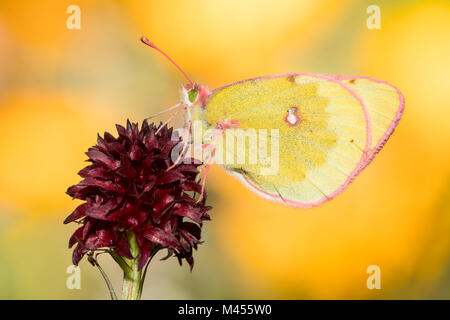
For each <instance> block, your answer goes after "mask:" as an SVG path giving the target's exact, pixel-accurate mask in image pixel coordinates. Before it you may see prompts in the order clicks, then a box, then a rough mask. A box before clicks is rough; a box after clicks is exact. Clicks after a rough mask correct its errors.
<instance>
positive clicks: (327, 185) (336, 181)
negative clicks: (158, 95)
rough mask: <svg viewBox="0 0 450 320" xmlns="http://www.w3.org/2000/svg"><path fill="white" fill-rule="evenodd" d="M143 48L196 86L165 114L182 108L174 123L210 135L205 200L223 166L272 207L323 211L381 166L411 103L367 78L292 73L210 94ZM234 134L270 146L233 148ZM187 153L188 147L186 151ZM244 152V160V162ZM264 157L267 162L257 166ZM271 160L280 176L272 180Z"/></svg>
mask: <svg viewBox="0 0 450 320" xmlns="http://www.w3.org/2000/svg"><path fill="white" fill-rule="evenodd" d="M141 41H142V42H143V43H145V44H147V45H149V46H150V47H152V48H154V49H156V50H157V51H159V52H160V53H162V54H163V55H164V56H165V57H166V58H167V59H168V60H169V61H170V62H171V63H172V64H173V65H174V66H175V67H176V68H178V70H179V71H180V72H181V73H182V74H183V75H184V76H185V77H186V79H187V80H188V81H189V83H188V84H186V85H183V86H182V87H181V91H180V94H181V102H180V103H178V104H177V105H175V106H173V107H171V108H168V109H167V110H165V111H163V112H166V111H170V110H174V109H177V108H178V110H177V111H176V112H175V113H174V115H173V116H172V117H171V118H173V117H174V116H176V115H177V114H178V113H179V112H181V111H182V110H183V111H184V114H185V128H186V130H187V133H188V135H190V136H192V135H194V133H193V126H195V123H200V127H201V129H202V132H208V133H204V134H203V136H202V144H201V146H202V149H203V150H207V152H206V154H207V156H206V157H205V159H206V160H204V168H205V170H204V171H205V173H204V176H203V183H202V194H203V190H204V181H205V179H206V174H207V172H208V168H209V166H210V164H211V163H212V162H213V161H216V162H217V159H219V160H221V161H220V165H221V166H222V167H223V168H224V169H225V170H226V171H227V172H229V173H231V174H232V175H233V176H234V177H236V178H237V179H238V180H239V181H240V182H242V183H243V184H244V185H245V186H246V187H248V188H249V189H250V190H251V191H253V192H255V193H256V194H258V195H259V196H261V197H263V198H265V199H268V200H272V201H276V202H280V203H283V204H285V205H287V206H292V207H297V208H311V207H315V206H318V205H321V204H323V203H324V202H326V201H328V200H331V199H333V198H334V197H336V196H337V195H339V194H340V193H341V192H342V191H344V190H345V189H346V188H347V187H348V185H349V184H350V183H351V182H352V181H353V180H354V179H355V177H356V176H357V175H358V174H359V173H360V172H361V171H362V170H363V169H364V168H365V167H366V166H367V165H368V164H369V163H370V162H371V161H372V160H373V159H374V157H375V156H376V154H377V153H378V152H379V151H380V150H381V149H382V148H383V146H384V145H385V143H386V141H387V140H388V139H389V137H390V136H391V134H392V133H393V132H394V129H395V128H396V126H397V125H398V123H399V121H400V119H401V116H402V114H403V112H404V108H405V102H404V97H403V95H402V93H401V92H400V91H399V90H398V89H397V88H396V87H395V86H393V85H391V84H389V83H388V82H386V81H383V80H379V79H375V78H370V77H364V76H336V75H323V74H309V73H285V74H278V75H269V76H263V77H257V78H252V79H247V80H242V81H238V82H234V83H231V84H228V85H225V86H223V87H220V88H218V89H215V90H212V91H211V90H210V89H209V88H208V87H207V86H204V85H201V84H197V83H194V82H193V81H192V80H191V79H190V78H189V77H188V76H187V75H186V74H185V72H184V71H183V70H182V69H181V68H180V67H179V66H178V65H177V64H176V63H175V62H174V61H173V60H172V59H171V58H170V57H169V56H167V55H166V54H165V53H164V52H163V51H162V50H160V49H159V48H158V47H157V46H156V45H155V44H154V43H153V42H151V41H150V40H149V39H147V38H145V37H143V38H141ZM158 114H160V113H158ZM171 118H170V119H171ZM232 130H235V131H236V130H237V131H238V132H240V133H241V134H243V135H244V138H245V137H247V138H251V137H253V138H254V137H255V136H256V137H257V138H258V132H259V133H264V134H260V135H259V136H260V137H262V138H264V135H265V139H261V141H263V142H261V141H256V140H255V141H254V142H253V143H252V142H250V143H247V144H245V143H244V144H240V145H239V144H238V145H236V144H234V145H233V144H227V143H228V141H230V140H229V139H228V133H230V132H232ZM224 136H227V139H224ZM224 140H226V142H224ZM243 140H244V139H241V141H243ZM186 141H187V140H186ZM219 141H220V142H221V143H220V144H219V143H218V142H219ZM244 142H245V141H244ZM218 146H220V156H219V157H217V153H218V152H217V151H218V150H219V148H218ZM274 146H276V147H277V148H274ZM186 148H187V143H186V144H185V145H184V147H183V150H182V151H185V150H186ZM269 149H270V157H269V156H267V155H268V154H269V152H268V150H269ZM239 152H241V153H242V152H243V153H244V156H242V157H241V159H240V160H241V161H238V160H239V159H238V158H239ZM182 153H183V152H181V153H180V155H179V158H178V159H176V160H175V163H174V165H176V163H178V162H179V161H180V157H181V155H182ZM259 155H262V156H261V157H260V158H261V159H260V160H261V161H259V162H258V161H256V162H255V161H250V160H251V158H253V160H254V158H255V157H258V156H259ZM274 156H276V157H274ZM272 158H275V160H276V162H277V163H276V166H275V169H276V170H272V172H270V173H267V167H268V166H270V165H273V163H272V164H270V163H269V164H268V159H272ZM213 159H214V160H213ZM225 160H228V161H225ZM264 169H266V170H264ZM269 171H270V170H269Z"/></svg>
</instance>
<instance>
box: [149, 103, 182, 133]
mask: <svg viewBox="0 0 450 320" xmlns="http://www.w3.org/2000/svg"><path fill="white" fill-rule="evenodd" d="M182 110H183V109H178V110H177V111H175V113H174V114H172V115H171V116H170V117H169V119H167V120H166V121H165V122H164V123H163V124H162V125H161V126H160V127H159V129H158V130H157V131H156V132H155V134H158V133H159V131H160V130H161V129H162V128H163V127H164V126H165V125H166V124H168V123H169V122H170V121H172V119H173V118H175V117H176V116H177V115H178V114H179V113H180V112H181V111H182Z"/></svg>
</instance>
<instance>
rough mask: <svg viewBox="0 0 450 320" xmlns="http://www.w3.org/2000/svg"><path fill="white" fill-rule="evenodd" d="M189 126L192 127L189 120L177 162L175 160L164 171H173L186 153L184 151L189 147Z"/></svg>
mask: <svg viewBox="0 0 450 320" xmlns="http://www.w3.org/2000/svg"><path fill="white" fill-rule="evenodd" d="M191 126H192V120H189V122H188V124H187V137H186V139H185V140H184V145H183V149H182V150H181V152H180V155H179V156H178V158H177V160H175V162H174V163H173V164H172V165H171V166H170V167H169V168H167V170H166V171H169V170H171V169H173V168H174V167H175V166H176V165H177V164H178V163H179V162H180V160H181V158H182V157H183V155H184V153H185V152H186V149H187V147H188V145H189V139H190V137H191Z"/></svg>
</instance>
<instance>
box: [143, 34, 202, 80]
mask: <svg viewBox="0 0 450 320" xmlns="http://www.w3.org/2000/svg"><path fill="white" fill-rule="evenodd" d="M141 41H142V43H144V44H146V45H148V46H149V47H152V48H153V49H155V50H156V51H158V52H159V53H161V54H162V55H163V56H164V57H166V58H167V60H169V61H170V62H171V63H172V64H173V65H174V66H175V67H176V68H177V69H178V70H180V72H181V73H182V74H183V76H184V77H185V78H186V79H188V81H189V82H190V83H191V84H194V82H193V81H192V80H191V79H190V78H189V77H188V76H187V74H186V73H185V72H184V71H183V69H181V68H180V67H179V66H178V65H177V64H176V63H175V61H173V60H172V59H171V58H170V57H169V56H168V55H167V54H166V53H165V52H164V51H162V50H161V49H160V48H158V47H157V46H156V45H155V44H154V43H153V42H151V41H150V40H149V39H148V38H146V37H141Z"/></svg>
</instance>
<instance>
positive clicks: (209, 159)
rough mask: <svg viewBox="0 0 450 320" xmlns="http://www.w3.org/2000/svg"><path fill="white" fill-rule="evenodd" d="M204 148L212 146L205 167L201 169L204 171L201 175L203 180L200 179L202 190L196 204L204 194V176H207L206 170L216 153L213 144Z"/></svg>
mask: <svg viewBox="0 0 450 320" xmlns="http://www.w3.org/2000/svg"><path fill="white" fill-rule="evenodd" d="M206 146H207V147H210V146H212V151H211V154H210V155H209V158H208V160H207V162H206V164H205V167H204V169H203V170H204V171H205V173H204V174H203V178H202V189H201V191H200V197H199V198H198V200H197V201H196V203H199V202H200V201H202V199H203V195H204V193H205V184H206V176H207V175H208V170H209V167H210V166H211V164H212V160H213V159H214V153H215V151H216V145H215V144H214V143H213V144H208V145H206Z"/></svg>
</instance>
